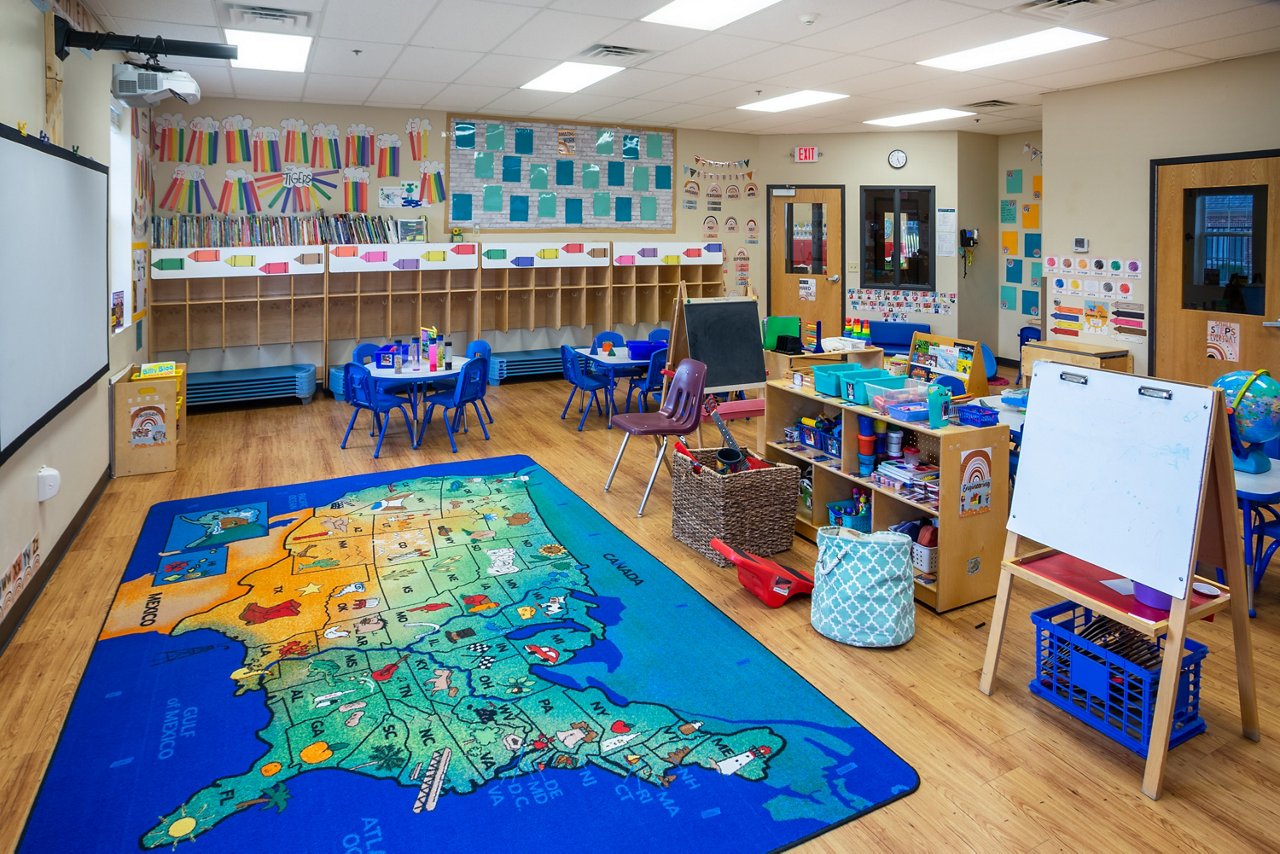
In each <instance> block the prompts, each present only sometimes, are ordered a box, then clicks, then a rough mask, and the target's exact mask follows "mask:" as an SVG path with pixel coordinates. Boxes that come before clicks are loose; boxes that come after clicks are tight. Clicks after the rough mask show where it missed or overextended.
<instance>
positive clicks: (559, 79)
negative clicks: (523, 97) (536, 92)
mask: <svg viewBox="0 0 1280 854" xmlns="http://www.w3.org/2000/svg"><path fill="white" fill-rule="evenodd" d="M621 70H622V66H621V65H596V64H594V63H591V62H562V63H560V64H559V65H557V66H556V67H555V68H553V69H551V70H550V71H548V72H547V73H546V74H540V75H538V76H537V77H535V78H533V79H532V80H530V81H529V82H528V83H526V84H524V85H523V86H521V87H520V88H521V89H540V90H542V91H544V92H577V91H578V90H579V89H585V88H587V87H588V86H590V85H591V84H592V83H599V82H600V81H601V80H603V79H605V78H606V77H609V76H611V75H614V74H617V73H618V72H619V71H621Z"/></svg>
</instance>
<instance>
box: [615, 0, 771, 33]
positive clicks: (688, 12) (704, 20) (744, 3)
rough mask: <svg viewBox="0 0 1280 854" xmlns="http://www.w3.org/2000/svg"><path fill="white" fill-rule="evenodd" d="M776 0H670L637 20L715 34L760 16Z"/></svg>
mask: <svg viewBox="0 0 1280 854" xmlns="http://www.w3.org/2000/svg"><path fill="white" fill-rule="evenodd" d="M777 2H778V0H672V2H670V3H668V4H667V5H665V6H663V7H662V8H661V9H659V10H657V11H656V12H651V13H650V14H648V15H645V16H644V17H643V18H641V19H640V20H642V21H647V22H648V23H650V24H667V25H669V26H672V27H688V28H690V29H693V30H718V29H720V28H721V27H723V26H724V25H725V24H732V23H733V22H734V21H736V20H738V19H739V18H745V17H747V15H751V14H754V13H755V12H759V11H760V10H761V9H764V8H766V7H768V6H772V5H773V4H774V3H777Z"/></svg>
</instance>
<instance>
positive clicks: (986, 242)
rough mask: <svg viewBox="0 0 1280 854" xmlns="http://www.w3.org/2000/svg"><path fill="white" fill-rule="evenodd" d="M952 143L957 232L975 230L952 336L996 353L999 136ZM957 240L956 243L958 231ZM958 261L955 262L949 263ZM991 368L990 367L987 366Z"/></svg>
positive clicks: (967, 137)
mask: <svg viewBox="0 0 1280 854" xmlns="http://www.w3.org/2000/svg"><path fill="white" fill-rule="evenodd" d="M958 136H959V138H958V140H957V144H958V146H959V153H958V157H957V187H958V192H957V195H958V198H959V205H958V206H957V210H956V218H957V229H973V228H976V229H977V230H978V235H979V240H978V245H977V246H976V247H974V252H973V265H972V266H971V267H970V268H969V270H968V271H967V272H966V271H965V269H964V265H963V263H960V264H959V267H960V281H959V284H958V286H957V291H958V296H957V298H956V312H957V318H956V336H957V337H959V338H965V339H967V340H969V341H981V342H983V343H984V344H986V345H987V346H988V347H990V348H991V351H992V352H993V353H995V354H997V355H999V350H998V346H999V345H998V342H997V332H998V330H999V326H1000V317H999V315H1000V281H1001V273H1002V272H1003V271H1002V270H1001V268H1000V264H999V261H1000V258H999V255H1000V249H999V246H1000V244H999V242H998V240H997V234H996V225H997V220H998V219H999V216H998V215H997V210H998V202H997V193H996V183H995V181H993V180H992V178H993V175H995V173H996V172H997V165H996V151H997V148H998V143H999V139H1000V138H999V137H995V136H991V135H990V134H977V133H962V134H959V135H958ZM956 240H957V241H959V236H958V233H957V237H956ZM953 260H956V261H958V260H959V259H953ZM988 368H990V366H988Z"/></svg>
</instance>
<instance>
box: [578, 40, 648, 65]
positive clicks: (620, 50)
mask: <svg viewBox="0 0 1280 854" xmlns="http://www.w3.org/2000/svg"><path fill="white" fill-rule="evenodd" d="M651 53H652V51H648V50H641V49H640V48H638V47H624V46H622V45H618V44H593V45H592V46H591V47H589V48H587V49H586V50H584V51H583V52H582V53H580V54H578V57H579V58H580V59H595V60H600V61H603V62H611V63H614V64H615V65H634V64H636V63H637V62H639V61H640V60H642V59H644V58H645V57H646V56H649V55H650V54H651Z"/></svg>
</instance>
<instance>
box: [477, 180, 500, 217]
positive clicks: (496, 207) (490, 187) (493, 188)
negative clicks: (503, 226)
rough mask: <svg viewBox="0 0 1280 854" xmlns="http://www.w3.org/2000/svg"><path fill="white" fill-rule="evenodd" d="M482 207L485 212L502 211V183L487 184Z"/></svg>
mask: <svg viewBox="0 0 1280 854" xmlns="http://www.w3.org/2000/svg"><path fill="white" fill-rule="evenodd" d="M480 209H481V210H483V211H484V212H485V213H502V185H501V184H486V185H485V188H484V202H483V203H482V204H481V206H480Z"/></svg>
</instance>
